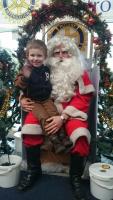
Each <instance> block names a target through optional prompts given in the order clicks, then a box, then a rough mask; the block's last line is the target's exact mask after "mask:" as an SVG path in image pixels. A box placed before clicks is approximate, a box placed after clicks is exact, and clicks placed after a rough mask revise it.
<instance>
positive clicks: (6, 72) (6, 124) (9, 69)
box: [0, 48, 20, 144]
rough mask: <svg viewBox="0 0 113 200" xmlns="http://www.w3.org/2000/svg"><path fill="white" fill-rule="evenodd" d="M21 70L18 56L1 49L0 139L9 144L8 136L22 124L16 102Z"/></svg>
mask: <svg viewBox="0 0 113 200" xmlns="http://www.w3.org/2000/svg"><path fill="white" fill-rule="evenodd" d="M18 68H19V63H18V61H17V58H16V55H15V54H14V53H12V52H11V51H10V50H7V49H3V48H0V139H2V142H3V143H4V144H7V141H6V136H7V134H8V132H9V129H11V128H12V127H13V125H14V124H15V123H20V109H19V105H18V101H16V90H15V89H14V79H15V76H16V73H17V70H18Z"/></svg>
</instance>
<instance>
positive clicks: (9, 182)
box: [0, 155, 22, 188]
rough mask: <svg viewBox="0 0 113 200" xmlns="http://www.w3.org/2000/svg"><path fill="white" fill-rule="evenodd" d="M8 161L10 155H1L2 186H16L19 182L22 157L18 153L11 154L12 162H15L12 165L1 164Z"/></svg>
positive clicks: (0, 185) (0, 172) (0, 180)
mask: <svg viewBox="0 0 113 200" xmlns="http://www.w3.org/2000/svg"><path fill="white" fill-rule="evenodd" d="M6 162H8V156H7V155H3V156H1V157H0V187H3V188H10V187H14V186H16V185H17V184H18V182H19V176H20V165H21V162H22V158H21V157H20V156H17V155H10V162H11V163H14V165H11V166H1V165H2V164H3V163H6Z"/></svg>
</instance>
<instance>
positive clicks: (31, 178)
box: [18, 145, 42, 191]
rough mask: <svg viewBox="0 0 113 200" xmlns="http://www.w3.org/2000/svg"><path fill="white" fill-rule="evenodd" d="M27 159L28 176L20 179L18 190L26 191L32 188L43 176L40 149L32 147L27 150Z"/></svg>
mask: <svg viewBox="0 0 113 200" xmlns="http://www.w3.org/2000/svg"><path fill="white" fill-rule="evenodd" d="M25 150H26V159H27V174H26V175H25V176H24V177H22V178H21V179H20V183H19V185H18V190H20V191H25V190H27V189H29V188H31V187H32V186H33V185H34V184H35V182H36V181H37V180H38V178H39V177H40V176H41V175H42V170H41V162H40V147H39V145H38V146H32V147H29V148H28V147H27V148H25Z"/></svg>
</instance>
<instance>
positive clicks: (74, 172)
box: [48, 36, 94, 200]
mask: <svg viewBox="0 0 113 200" xmlns="http://www.w3.org/2000/svg"><path fill="white" fill-rule="evenodd" d="M58 49H59V50H58ZM48 50H49V51H48V54H49V60H48V63H49V64H50V66H51V68H50V69H51V73H50V74H51V83H52V97H53V99H54V101H55V104H56V106H57V109H58V111H59V113H61V114H62V115H63V114H67V115H68V116H69V118H68V120H67V121H66V123H65V130H66V133H67V134H68V136H69V137H70V139H71V141H72V142H73V148H72V150H71V152H70V154H71V156H70V181H71V185H72V189H73V192H74V197H75V199H78V200H85V196H84V194H83V193H82V191H81V176H82V173H83V169H84V158H85V157H86V156H88V154H89V151H90V138H91V136H90V132H89V130H88V121H87V118H88V111H89V107H90V102H91V99H92V96H93V93H94V87H93V85H92V83H91V80H90V78H89V75H88V72H87V71H86V70H85V68H84V67H85V66H84V63H85V62H84V61H83V59H82V57H81V54H80V52H79V50H78V48H77V46H76V44H75V41H72V40H71V39H70V38H68V37H63V38H62V37H60V36H59V37H54V38H52V39H51V40H50V41H49V43H48ZM55 51H56V52H57V53H59V55H60V53H62V54H63V53H64V55H65V52H68V57H67V58H66V56H64V57H60V56H59V57H58V56H57V57H54V56H52V55H54V53H53V52H55Z"/></svg>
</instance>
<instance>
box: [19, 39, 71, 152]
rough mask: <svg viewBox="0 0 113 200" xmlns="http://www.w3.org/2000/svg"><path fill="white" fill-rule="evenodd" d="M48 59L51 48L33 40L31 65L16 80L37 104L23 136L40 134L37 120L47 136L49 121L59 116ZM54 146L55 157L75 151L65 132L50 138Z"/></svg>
mask: <svg viewBox="0 0 113 200" xmlns="http://www.w3.org/2000/svg"><path fill="white" fill-rule="evenodd" d="M46 57H47V47H46V45H45V43H44V42H43V41H41V40H35V39H33V40H31V41H30V42H29V43H28V44H27V47H26V58H27V61H26V63H25V65H24V66H23V68H22V70H21V71H20V73H19V74H18V75H17V77H16V80H15V86H16V87H19V88H20V89H21V90H22V91H23V95H24V96H25V97H28V98H30V99H31V100H33V101H34V102H35V106H34V109H33V110H32V112H29V113H27V115H26V117H25V120H24V125H23V127H22V134H33V135H36V134H37V132H38V131H37V129H38V128H39V126H38V125H37V120H39V121H40V124H41V126H42V129H43V133H45V134H46V132H45V130H44V126H45V125H46V124H47V123H46V120H47V119H48V118H49V117H52V116H56V115H58V111H57V109H56V107H55V105H54V103H53V101H52V99H51V98H50V95H51V91H52V86H51V83H50V70H49V68H48V67H47V66H46V65H44V61H45V59H46ZM49 138H50V141H51V142H52V144H53V147H54V151H55V153H60V152H64V151H66V152H67V151H68V149H70V148H71V147H72V142H71V141H70V140H69V138H68V136H66V135H65V133H64V130H63V129H60V131H59V132H58V133H56V134H51V135H50V136H49Z"/></svg>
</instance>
